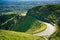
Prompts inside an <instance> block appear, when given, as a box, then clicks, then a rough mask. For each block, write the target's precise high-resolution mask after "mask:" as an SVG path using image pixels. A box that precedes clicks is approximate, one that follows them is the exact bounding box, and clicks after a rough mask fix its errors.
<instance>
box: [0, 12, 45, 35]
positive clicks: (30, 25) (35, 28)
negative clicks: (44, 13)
mask: <svg viewBox="0 0 60 40" xmlns="http://www.w3.org/2000/svg"><path fill="white" fill-rule="evenodd" d="M26 13H27V12H23V13H20V12H8V13H5V14H4V13H3V14H2V15H1V17H2V16H3V17H6V16H7V17H6V18H7V19H6V18H5V19H4V20H5V21H4V20H2V18H3V17H2V18H0V19H1V20H2V23H1V22H0V23H1V25H2V26H1V28H0V29H6V30H13V31H19V32H26V33H30V34H33V33H37V32H41V31H43V30H45V29H46V25H45V24H44V23H41V22H39V20H37V19H35V18H33V17H31V16H22V14H26ZM4 15H5V16H4ZM9 15H10V16H12V15H13V16H12V17H10V16H9ZM3 21H4V22H3Z"/></svg>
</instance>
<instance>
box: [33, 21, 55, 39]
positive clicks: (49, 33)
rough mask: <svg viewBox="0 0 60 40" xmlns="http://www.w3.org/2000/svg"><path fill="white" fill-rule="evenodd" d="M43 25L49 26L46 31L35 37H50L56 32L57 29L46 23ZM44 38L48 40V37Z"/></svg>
mask: <svg viewBox="0 0 60 40" xmlns="http://www.w3.org/2000/svg"><path fill="white" fill-rule="evenodd" d="M40 22H42V21H40ZM43 23H44V24H46V25H47V28H46V30H44V31H42V32H39V33H36V34H33V36H50V35H52V34H53V33H54V32H55V31H56V27H54V26H53V25H51V24H49V23H46V22H43ZM44 38H45V40H48V39H47V38H46V37H44Z"/></svg>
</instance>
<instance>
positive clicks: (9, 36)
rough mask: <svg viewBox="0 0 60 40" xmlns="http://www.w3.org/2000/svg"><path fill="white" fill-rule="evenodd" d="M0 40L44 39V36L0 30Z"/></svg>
mask: <svg viewBox="0 0 60 40" xmlns="http://www.w3.org/2000/svg"><path fill="white" fill-rule="evenodd" d="M0 40H44V38H43V37H36V36H32V35H30V34H26V33H21V32H14V31H7V30H0Z"/></svg>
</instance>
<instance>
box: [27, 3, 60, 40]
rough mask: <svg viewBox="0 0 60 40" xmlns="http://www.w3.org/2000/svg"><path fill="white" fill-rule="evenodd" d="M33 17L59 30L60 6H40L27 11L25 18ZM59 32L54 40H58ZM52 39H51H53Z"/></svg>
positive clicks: (59, 31)
mask: <svg viewBox="0 0 60 40" xmlns="http://www.w3.org/2000/svg"><path fill="white" fill-rule="evenodd" d="M28 15H30V16H33V17H35V18H37V19H39V20H41V21H44V22H48V23H51V24H52V25H54V24H55V25H57V26H58V27H59V29H60V4H55V5H44V6H43V5H42V6H38V7H34V8H31V9H29V11H28V12H27V16H28ZM59 33H60V30H58V31H57V33H56V34H55V36H54V37H53V38H54V39H55V38H56V40H58V39H59V37H60V35H59ZM53 38H52V39H53Z"/></svg>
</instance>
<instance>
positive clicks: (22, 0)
mask: <svg viewBox="0 0 60 40" xmlns="http://www.w3.org/2000/svg"><path fill="white" fill-rule="evenodd" d="M0 1H60V0H0Z"/></svg>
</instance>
